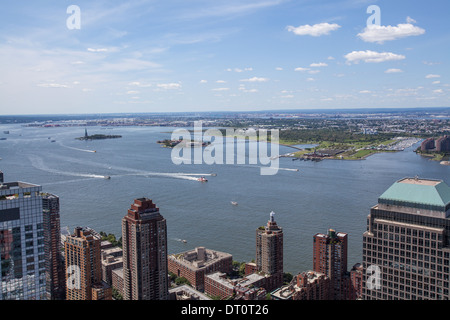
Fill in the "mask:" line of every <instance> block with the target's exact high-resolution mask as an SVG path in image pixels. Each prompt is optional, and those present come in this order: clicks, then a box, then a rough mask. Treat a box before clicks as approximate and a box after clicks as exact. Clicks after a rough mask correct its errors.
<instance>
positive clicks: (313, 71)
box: [308, 70, 320, 74]
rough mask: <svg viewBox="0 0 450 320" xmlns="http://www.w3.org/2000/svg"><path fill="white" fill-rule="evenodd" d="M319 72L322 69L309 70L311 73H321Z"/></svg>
mask: <svg viewBox="0 0 450 320" xmlns="http://www.w3.org/2000/svg"><path fill="white" fill-rule="evenodd" d="M319 72H320V70H310V71H308V73H309V74H316V73H319Z"/></svg>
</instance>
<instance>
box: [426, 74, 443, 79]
mask: <svg viewBox="0 0 450 320" xmlns="http://www.w3.org/2000/svg"><path fill="white" fill-rule="evenodd" d="M440 77H441V76H440V75H438V74H427V75H426V76H425V78H426V79H432V78H440Z"/></svg>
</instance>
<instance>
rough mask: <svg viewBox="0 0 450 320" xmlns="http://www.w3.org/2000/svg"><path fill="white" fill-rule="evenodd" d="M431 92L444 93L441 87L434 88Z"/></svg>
mask: <svg viewBox="0 0 450 320" xmlns="http://www.w3.org/2000/svg"><path fill="white" fill-rule="evenodd" d="M433 93H444V90H442V89H436V90H433Z"/></svg>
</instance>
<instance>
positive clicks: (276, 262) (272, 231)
mask: <svg viewBox="0 0 450 320" xmlns="http://www.w3.org/2000/svg"><path fill="white" fill-rule="evenodd" d="M256 268H257V270H258V271H261V272H264V273H265V274H266V275H269V276H270V282H269V283H268V286H267V288H266V289H267V290H272V289H275V288H278V287H280V286H281V285H282V284H283V229H282V228H280V227H279V226H278V225H277V223H276V222H275V213H274V212H273V211H272V212H271V213H270V218H269V221H268V222H267V225H266V226H265V227H264V226H261V227H259V228H258V229H257V230H256Z"/></svg>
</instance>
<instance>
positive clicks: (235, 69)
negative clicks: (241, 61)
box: [227, 68, 253, 73]
mask: <svg viewBox="0 0 450 320" xmlns="http://www.w3.org/2000/svg"><path fill="white" fill-rule="evenodd" d="M252 70H253V68H244V69H241V68H234V69H231V68H228V69H227V71H229V72H231V71H234V72H238V73H240V72H244V71H252Z"/></svg>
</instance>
